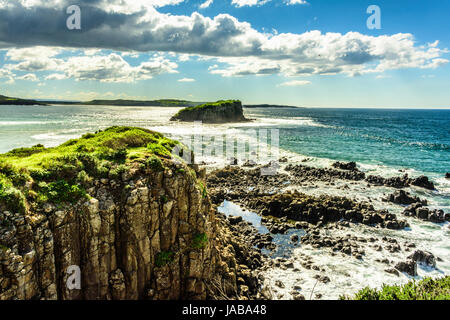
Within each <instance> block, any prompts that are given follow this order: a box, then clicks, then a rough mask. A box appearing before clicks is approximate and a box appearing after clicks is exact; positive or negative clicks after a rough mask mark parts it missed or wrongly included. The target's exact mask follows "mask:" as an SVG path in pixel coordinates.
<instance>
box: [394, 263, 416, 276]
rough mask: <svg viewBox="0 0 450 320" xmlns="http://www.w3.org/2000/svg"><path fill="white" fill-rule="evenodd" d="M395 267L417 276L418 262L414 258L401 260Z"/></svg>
mask: <svg viewBox="0 0 450 320" xmlns="http://www.w3.org/2000/svg"><path fill="white" fill-rule="evenodd" d="M395 268H396V269H397V270H399V271H400V272H405V273H406V274H408V275H410V276H413V277H415V276H417V263H416V262H415V261H413V260H408V261H406V262H399V263H397V264H396V265H395Z"/></svg>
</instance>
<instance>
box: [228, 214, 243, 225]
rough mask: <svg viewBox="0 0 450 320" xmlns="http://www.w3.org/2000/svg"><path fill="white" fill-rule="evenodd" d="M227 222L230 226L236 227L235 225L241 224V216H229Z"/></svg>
mask: <svg viewBox="0 0 450 320" xmlns="http://www.w3.org/2000/svg"><path fill="white" fill-rule="evenodd" d="M228 221H230V224H232V225H236V224H238V223H240V222H242V217H241V216H229V217H228Z"/></svg>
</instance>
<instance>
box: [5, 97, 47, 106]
mask: <svg viewBox="0 0 450 320" xmlns="http://www.w3.org/2000/svg"><path fill="white" fill-rule="evenodd" d="M0 105H45V103H43V102H38V101H36V100H28V99H19V98H12V97H6V96H2V95H0Z"/></svg>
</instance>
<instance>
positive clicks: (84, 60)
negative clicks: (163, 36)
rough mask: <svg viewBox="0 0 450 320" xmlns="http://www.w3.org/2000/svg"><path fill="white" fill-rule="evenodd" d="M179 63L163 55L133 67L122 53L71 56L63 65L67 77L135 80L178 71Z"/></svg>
mask: <svg viewBox="0 0 450 320" xmlns="http://www.w3.org/2000/svg"><path fill="white" fill-rule="evenodd" d="M177 67H178V65H177V64H176V63H174V62H171V61H169V60H167V59H164V58H163V57H157V58H152V59H150V60H149V61H146V62H143V63H141V64H140V65H139V66H136V67H133V66H131V65H130V64H129V63H128V62H127V61H125V60H124V59H123V58H122V57H121V56H120V55H118V54H116V53H111V54H110V55H108V56H83V57H71V58H69V59H68V60H67V61H66V62H65V63H64V65H63V67H62V68H60V69H62V71H64V73H65V75H66V77H67V78H73V79H75V80H77V81H84V80H96V81H100V82H135V81H138V80H147V79H151V78H153V76H155V75H158V74H162V73H176V72H177V71H176V68H177Z"/></svg>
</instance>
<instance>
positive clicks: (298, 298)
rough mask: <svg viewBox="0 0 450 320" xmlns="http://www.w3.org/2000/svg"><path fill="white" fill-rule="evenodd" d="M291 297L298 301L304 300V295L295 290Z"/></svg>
mask: <svg viewBox="0 0 450 320" xmlns="http://www.w3.org/2000/svg"><path fill="white" fill-rule="evenodd" d="M292 299H294V300H297V301H299V300H306V298H305V296H304V295H302V294H300V293H298V292H295V293H293V294H292Z"/></svg>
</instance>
